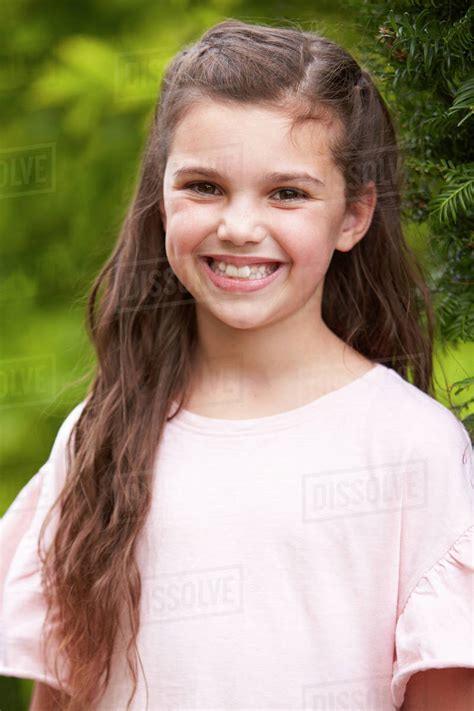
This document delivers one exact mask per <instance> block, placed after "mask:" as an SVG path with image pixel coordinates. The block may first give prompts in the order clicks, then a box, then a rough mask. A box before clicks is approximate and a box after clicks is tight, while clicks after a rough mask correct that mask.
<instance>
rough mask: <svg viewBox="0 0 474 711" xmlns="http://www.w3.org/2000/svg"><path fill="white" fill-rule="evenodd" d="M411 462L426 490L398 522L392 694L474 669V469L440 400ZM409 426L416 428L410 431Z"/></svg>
mask: <svg viewBox="0 0 474 711" xmlns="http://www.w3.org/2000/svg"><path fill="white" fill-rule="evenodd" d="M411 430H413V434H412V435H411V436H412V439H414V441H415V442H416V445H411V446H412V450H411V452H412V459H413V461H414V462H416V464H417V465H418V469H419V470H420V471H421V472H422V474H423V482H424V484H423V491H422V495H420V496H419V497H418V498H417V499H416V500H413V497H412V498H410V497H408V498H407V500H406V505H405V506H403V507H402V512H401V519H400V548H399V585H398V604H397V615H396V619H395V629H394V661H393V668H392V682H391V692H392V699H393V702H394V705H395V707H396V708H400V707H401V706H402V704H403V701H404V698H405V691H406V687H407V684H408V682H409V679H410V677H411V676H412V675H414V674H416V673H417V672H421V671H426V670H428V669H448V668H474V632H473V591H474V560H473V535H474V533H473V532H474V474H473V469H472V443H471V440H470V438H469V435H468V432H467V430H466V429H465V427H464V426H463V424H462V423H461V421H460V420H458V419H457V418H456V417H455V416H454V415H453V414H452V413H451V412H450V411H448V410H447V409H445V408H443V407H442V406H441V405H439V404H438V403H437V404H436V408H430V411H429V412H426V413H425V416H424V417H419V418H417V422H415V423H414V425H413V428H411ZM411 430H410V432H411Z"/></svg>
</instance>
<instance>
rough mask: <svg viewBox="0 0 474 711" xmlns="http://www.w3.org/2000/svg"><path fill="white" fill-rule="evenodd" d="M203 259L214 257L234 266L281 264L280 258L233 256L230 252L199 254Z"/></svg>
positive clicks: (217, 260) (218, 260)
mask: <svg viewBox="0 0 474 711" xmlns="http://www.w3.org/2000/svg"><path fill="white" fill-rule="evenodd" d="M199 256H200V257H202V258H203V259H210V258H212V259H215V260H216V262H226V264H234V265H235V266H236V267H245V265H246V264H283V262H282V261H281V260H280V259H274V258H273V257H250V256H249V257H233V256H231V255H230V254H229V255H227V254H201V255H199Z"/></svg>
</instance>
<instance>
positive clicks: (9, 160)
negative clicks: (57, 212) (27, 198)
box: [0, 143, 56, 198]
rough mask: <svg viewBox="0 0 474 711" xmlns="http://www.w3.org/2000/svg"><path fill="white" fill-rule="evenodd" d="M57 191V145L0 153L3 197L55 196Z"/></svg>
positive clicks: (20, 148) (43, 144)
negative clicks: (52, 193)
mask: <svg viewBox="0 0 474 711" xmlns="http://www.w3.org/2000/svg"><path fill="white" fill-rule="evenodd" d="M55 190H56V144H55V143H41V144H36V145H31V146H22V147H19V148H10V149H8V150H1V151H0V197H2V198H7V197H18V196H21V195H32V194H37V193H51V192H54V191H55Z"/></svg>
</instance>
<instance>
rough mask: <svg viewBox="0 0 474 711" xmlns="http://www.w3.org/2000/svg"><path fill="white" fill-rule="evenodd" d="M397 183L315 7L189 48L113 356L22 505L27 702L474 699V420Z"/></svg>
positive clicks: (385, 146)
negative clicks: (445, 369)
mask: <svg viewBox="0 0 474 711" xmlns="http://www.w3.org/2000/svg"><path fill="white" fill-rule="evenodd" d="M399 182H400V169H399V160H398V153H397V143H396V137H395V133H394V129H393V125H392V122H391V119H390V116H389V114H388V112H387V108H386V106H385V104H384V102H383V100H382V98H381V96H380V94H379V92H378V91H377V89H376V87H375V86H374V83H373V81H372V79H371V78H370V76H369V75H368V74H367V73H366V72H365V71H363V70H361V68H360V66H359V65H358V64H357V62H356V61H355V60H354V59H353V58H352V57H351V56H350V55H349V54H348V53H347V52H345V51H344V50H343V49H341V48H340V47H338V46H336V45H335V44H333V43H332V42H329V41H328V40H326V39H324V38H322V37H320V36H318V35H316V34H315V33H313V32H304V31H302V30H300V29H299V28H289V27H286V28H279V27H269V26H259V25H250V24H246V23H244V22H240V21H236V20H226V21H225V22H222V23H220V24H218V25H217V26H215V27H213V28H211V29H210V30H208V31H207V32H206V33H205V34H204V35H203V36H202V38H201V39H200V40H199V41H198V42H197V43H196V44H194V45H192V46H190V47H187V48H186V49H183V50H182V51H181V52H180V53H179V54H178V55H177V56H176V57H175V58H174V59H173V61H172V62H171V63H170V65H169V66H168V68H167V71H166V73H165V76H164V78H163V81H162V86H161V94H160V100H159V103H158V105H157V110H156V114H155V120H154V122H153V125H152V128H151V132H150V136H149V139H148V144H147V146H146V151H145V156H144V160H143V168H142V172H141V176H140V180H139V184H138V189H137V191H136V195H135V197H134V199H133V202H132V205H131V207H130V211H129V213H128V215H127V217H126V219H125V223H124V226H123V229H122V232H121V235H120V238H119V240H118V243H117V246H116V248H115V250H114V252H113V254H112V256H111V258H110V259H109V261H108V263H107V264H106V265H105V267H104V269H103V270H102V272H101V274H100V275H99V277H98V279H97V281H96V283H95V285H94V287H93V289H92V293H91V296H90V301H89V311H88V316H89V321H88V323H89V329H90V334H91V338H92V341H93V343H94V346H95V348H96V350H97V358H98V369H97V374H96V377H95V380H94V382H93V384H92V386H91V388H90V391H89V393H88V395H87V397H86V398H85V399H84V400H83V401H82V402H81V403H79V404H78V405H77V406H76V408H75V409H74V410H73V411H72V412H71V413H70V414H69V415H68V417H67V418H66V419H65V421H64V423H63V424H62V426H61V428H60V429H59V432H58V435H57V438H56V440H55V442H54V445H53V447H52V451H51V455H50V457H49V459H48V461H47V462H46V463H45V464H44V465H43V466H42V467H41V469H40V470H39V472H38V473H37V474H36V475H35V476H34V477H33V478H32V479H31V481H30V482H29V483H28V484H27V485H26V487H25V488H24V489H23V490H22V491H21V492H20V494H19V495H18V497H17V499H16V500H15V502H14V503H13V504H12V506H11V508H10V509H9V510H8V512H7V514H6V515H5V517H4V519H3V521H2V528H3V534H4V536H5V541H6V543H5V544H4V546H5V547H4V549H3V550H4V556H3V562H4V565H3V575H2V579H1V582H2V616H1V624H2V628H1V629H2V659H1V672H2V673H3V674H6V675H11V676H19V677H28V678H31V679H35V680H36V681H37V682H40V683H39V684H37V685H36V687H35V694H34V700H33V704H32V708H33V709H35V710H36V709H39V708H48V707H49V704H53V703H55V704H58V705H59V708H61V709H67V711H72V710H75V709H81V710H84V709H97V710H99V711H102V710H105V709H107V710H109V709H110V710H111V709H113V710H114V711H118V710H122V709H124V710H125V709H127V710H128V709H135V710H136V711H143V710H144V709H150V711H155V710H156V709H184V708H185V709H210V708H212V709H239V710H240V709H342V708H345V709H355V708H357V709H376V710H377V711H385V710H387V709H394V708H401V707H402V704H403V708H404V709H407V708H416V709H428V708H429V709H431V710H433V709H441V708H443V709H445V708H448V707H449V708H463V709H464V708H465V709H467V708H468V705H467V704H468V703H469V693H470V688H471V689H472V686H471V687H470V685H472V671H471V670H472V668H473V667H474V659H473V655H472V632H470V628H469V625H470V622H471V621H472V607H471V605H472V599H471V594H472V570H473V564H472V559H471V557H470V552H471V545H472V519H471V511H472V508H471V507H472V480H471V474H470V471H471V470H470V458H471V447H470V442H469V438H468V436H467V432H466V430H465V429H464V427H463V426H462V424H461V423H460V421H459V420H458V419H457V418H456V417H455V416H454V415H453V414H452V413H451V412H450V411H449V410H448V409H446V408H445V407H444V406H442V405H440V404H438V403H437V402H436V401H435V400H434V399H433V396H432V334H433V323H432V314H431V307H430V303H429V299H428V292H427V289H426V287H425V286H424V284H423V281H422V277H421V274H420V272H419V270H418V268H417V267H416V265H415V262H414V261H413V259H412V256H411V254H410V253H409V251H408V249H407V247H406V244H405V242H404V239H403V236H402V231H401V227H400V198H399ZM101 289H103V292H102V296H101V298H100V299H99V290H101ZM408 377H410V378H411V379H412V381H413V382H412V383H410V382H408ZM424 670H431V672H430V671H426V673H425V675H420V674H417V672H420V671H424ZM433 670H434V671H433ZM436 670H437V671H436ZM440 670H444V671H445V675H443V673H442V672H441V671H440ZM415 675H416V676H415ZM412 676H413V677H414V679H413V681H411V682H410V684H409V686H408V688H407V683H408V680H409V679H410V678H411V677H412ZM420 679H422V680H423V681H422V682H421V683H420V681H419V680H420ZM415 680H418V681H416V683H415ZM454 684H456V686H454ZM405 692H406V693H405ZM48 699H49V701H48ZM442 704H445V705H442ZM455 704H458V706H455ZM51 707H52V706H51Z"/></svg>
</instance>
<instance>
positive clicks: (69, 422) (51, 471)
mask: <svg viewBox="0 0 474 711" xmlns="http://www.w3.org/2000/svg"><path fill="white" fill-rule="evenodd" d="M84 404H85V401H82V402H81V403H79V405H77V406H76V407H75V408H74V409H73V410H72V411H71V412H70V413H69V415H68V416H67V417H66V419H65V420H64V422H63V423H62V425H61V427H60V428H59V431H58V434H57V436H56V438H55V441H54V444H53V447H52V450H51V453H50V456H49V458H48V460H47V462H46V463H45V464H44V465H43V466H42V467H41V468H40V469H39V471H38V472H37V473H36V474H35V475H34V476H33V477H32V478H31V479H30V481H29V482H28V483H27V484H26V486H24V487H23V489H22V490H21V491H20V492H19V494H18V495H17V497H16V499H15V500H14V501H13V503H12V504H11V506H10V507H9V509H8V510H7V511H6V513H5V514H4V516H3V517H2V518H1V520H0V541H1V551H2V555H1V561H0V675H3V676H14V677H20V678H25V679H32V680H35V681H41V682H43V683H45V684H48V685H50V686H52V687H55V688H58V686H59V685H58V683H57V680H56V678H55V676H54V671H53V668H54V662H53V664H51V661H52V660H54V659H55V658H57V659H58V667H59V672H60V677H61V681H62V682H63V684H64V686H65V688H66V690H68V685H67V681H66V679H67V670H66V666H65V665H64V663H62V661H61V659H60V658H59V657H58V656H57V650H56V649H50V650H49V651H48V663H47V662H46V660H45V659H44V657H43V654H42V650H41V645H40V641H41V638H42V634H43V632H44V629H43V625H44V622H45V616H46V605H45V600H44V596H43V590H42V582H41V569H40V561H39V559H38V554H37V544H38V539H39V532H40V529H41V526H42V524H43V522H44V519H45V517H46V514H47V513H48V511H49V509H50V508H51V506H52V505H53V503H54V501H55V500H56V498H57V496H58V495H59V494H60V492H61V488H62V485H63V483H64V481H65V477H66V473H67V458H66V455H67V450H66V445H67V440H68V438H69V435H70V432H71V430H72V427H73V425H74V424H75V422H76V421H77V419H78V418H79V415H80V413H81V411H82V409H83V407H84ZM56 522H57V516H56V515H55V516H53V517H52V518H51V525H50V526H49V527H48V528H47V529H46V535H45V539H44V540H45V543H46V545H48V544H49V542H50V541H51V538H52V534H53V531H54V527H55V524H56Z"/></svg>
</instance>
